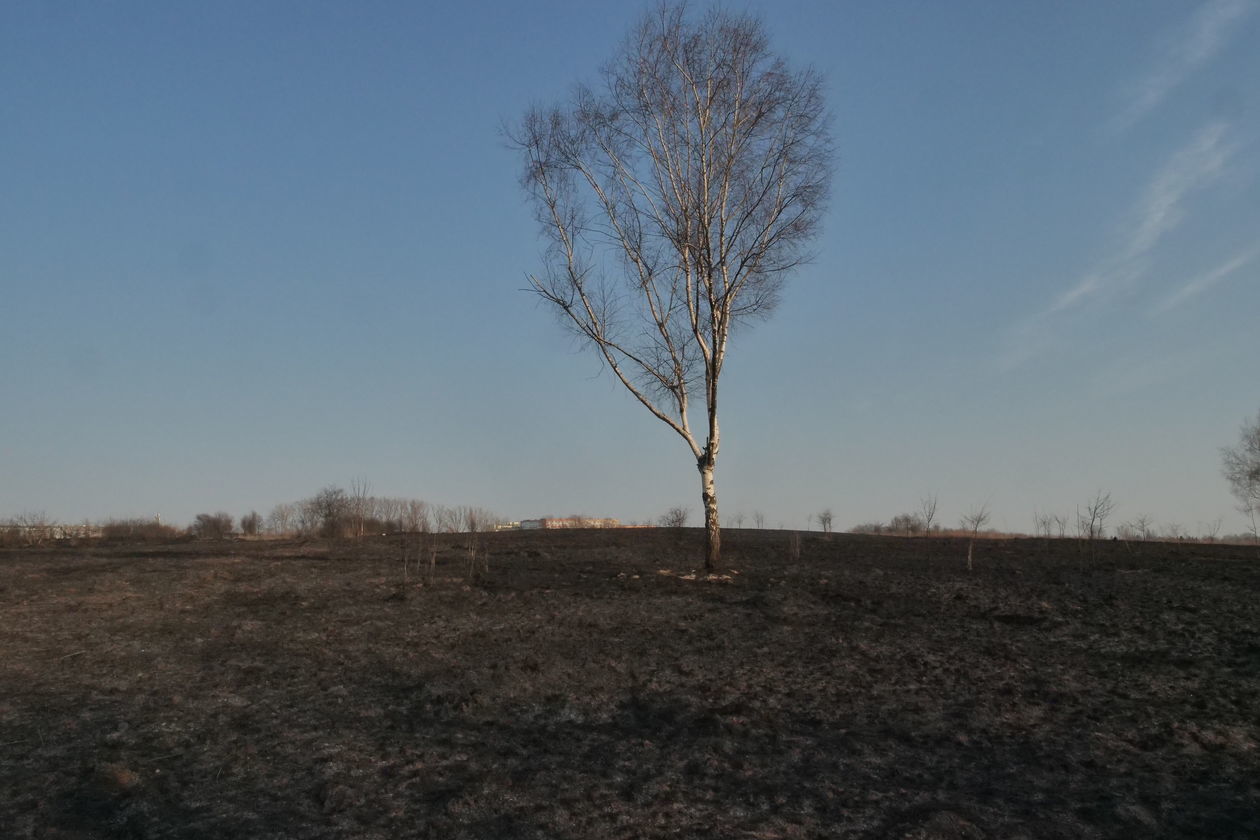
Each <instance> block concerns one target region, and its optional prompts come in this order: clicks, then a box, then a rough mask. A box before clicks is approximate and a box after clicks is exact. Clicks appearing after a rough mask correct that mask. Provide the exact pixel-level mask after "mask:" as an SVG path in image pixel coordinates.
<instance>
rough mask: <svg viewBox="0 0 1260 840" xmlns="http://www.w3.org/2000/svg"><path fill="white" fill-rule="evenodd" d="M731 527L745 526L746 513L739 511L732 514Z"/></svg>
mask: <svg viewBox="0 0 1260 840" xmlns="http://www.w3.org/2000/svg"><path fill="white" fill-rule="evenodd" d="M730 527H731V528H743V527H744V514H743V513H742V512H741V513H737V514H735V515H734V516H732V517H731V524H730Z"/></svg>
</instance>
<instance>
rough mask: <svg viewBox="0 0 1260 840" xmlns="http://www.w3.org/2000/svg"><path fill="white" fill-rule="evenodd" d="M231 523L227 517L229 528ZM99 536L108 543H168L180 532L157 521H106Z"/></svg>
mask: <svg viewBox="0 0 1260 840" xmlns="http://www.w3.org/2000/svg"><path fill="white" fill-rule="evenodd" d="M224 515H225V516H226V514H224ZM231 521H232V518H231V517H230V516H229V517H228V523H229V525H228V527H229V528H230V527H231ZM100 535H101V539H103V540H107V541H110V542H168V541H170V540H173V539H176V538H178V537H179V535H180V532H179V531H178V530H176V529H175V528H172V527H171V526H170V525H164V524H162V523H161V522H160V521H158V520H157V519H140V518H135V519H108V520H106V521H105V522H104V523H103V524H102V525H101V527H100Z"/></svg>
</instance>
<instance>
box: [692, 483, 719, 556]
mask: <svg viewBox="0 0 1260 840" xmlns="http://www.w3.org/2000/svg"><path fill="white" fill-rule="evenodd" d="M697 466H698V467H699V469H700V498H701V500H702V501H703V502H704V567H705V569H708V570H709V571H713V570H714V569H716V568H717V565H718V562H719V561H720V558H721V555H722V528H721V524H720V523H719V522H718V504H717V490H716V488H715V487H714V483H713V462H712V461H711V460H709V459H707V458H702V459H701V460H700V463H699V464H698V465H697Z"/></svg>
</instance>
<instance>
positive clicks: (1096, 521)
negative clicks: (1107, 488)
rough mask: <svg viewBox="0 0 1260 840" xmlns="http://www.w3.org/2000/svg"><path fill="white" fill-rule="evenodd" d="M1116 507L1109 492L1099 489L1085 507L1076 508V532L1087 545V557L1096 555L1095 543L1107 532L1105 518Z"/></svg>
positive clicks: (1091, 558)
mask: <svg viewBox="0 0 1260 840" xmlns="http://www.w3.org/2000/svg"><path fill="white" fill-rule="evenodd" d="M1115 509H1116V505H1115V502H1113V501H1111V494H1110V493H1104V492H1103V491H1101V490H1099V491H1098V492H1097V493H1095V494H1094V498H1092V499H1090V500H1089V502H1087V503H1086V504H1085V507H1084V508H1083V509H1082V508H1077V509H1076V533H1077V535H1078V536H1079V537H1080V538H1081V539H1084V540H1086V541H1087V544H1088V545H1089V559H1090V560H1091V561H1093V560H1094V558H1095V556H1096V543H1097V541H1098V540H1100V539H1102V537H1103V536H1104V535H1105V534H1106V533H1107V518H1108V517H1109V516H1111V512H1112V511H1113V510H1115Z"/></svg>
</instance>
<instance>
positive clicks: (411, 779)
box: [0, 529, 1260, 840]
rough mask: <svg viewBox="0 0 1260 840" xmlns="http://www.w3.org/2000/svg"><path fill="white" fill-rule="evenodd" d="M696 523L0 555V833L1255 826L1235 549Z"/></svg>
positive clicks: (762, 832) (1246, 561) (1185, 830)
mask: <svg viewBox="0 0 1260 840" xmlns="http://www.w3.org/2000/svg"><path fill="white" fill-rule="evenodd" d="M699 541H700V535H699V534H698V533H697V532H694V531H686V532H673V531H663V530H651V529H649V530H626V531H580V532H571V533H511V534H498V535H491V536H487V537H483V538H480V539H479V540H476V541H474V540H473V539H472V538H469V537H464V536H448V537H444V538H443V542H442V543H441V544H440V545H438V546H437V565H436V568H435V571H434V573H433V574H432V575H429V573H428V569H427V562H428V561H427V556H428V555H427V547H426V546H423V545H409V546H407V551H408V556H409V558H410V559H411V560H412V563H411V567H410V570H409V573H408V579H407V581H406V582H404V581H403V576H402V564H401V562H400V559H401V556H402V546H401V544H400V541H399V540H398V538H388V539H380V540H371V541H366V542H363V543H341V544H332V545H329V544H316V543H310V544H300V543H267V542H253V543H246V542H241V543H224V544H218V545H213V544H181V545H178V546H171V547H169V548H154V547H146V548H144V549H142V550H129V549H127V548H126V547H120V546H114V547H96V548H79V549H74V550H69V549H67V550H61V551H58V550H43V551H30V552H0V836H4V837H14V838H41V839H42V838H81V839H82V840H85V839H86V838H144V839H145V840H151V839H152V838H221V837H242V838H246V837H248V838H293V837H301V838H343V837H344V838H352V837H353V838H429V837H432V838H439V837H441V838H517V837H519V838H540V839H541V838H574V840H576V839H577V838H613V837H617V838H654V837H660V838H664V837H672V838H677V837H747V838H795V837H819V838H822V837H851V838H898V840H901V839H902V838H920V839H922V838H933V839H934V840H944V838H967V839H968V840H970V839H971V838H976V839H977V840H981V839H987V838H1024V840H1051V838H1063V840H1067V838H1112V837H1168V838H1172V837H1187V838H1188V837H1212V838H1255V837H1260V563H1257V562H1256V561H1255V559H1254V554H1253V553H1248V551H1247V550H1244V549H1241V548H1231V547H1228V546H1198V545H1194V546H1191V545H1178V544H1161V543H1144V544H1134V545H1130V546H1126V545H1124V544H1112V543H1108V544H1105V545H1102V546H1100V548H1099V553H1098V557H1097V558H1096V559H1095V560H1094V561H1093V562H1083V561H1082V554H1081V553H1080V552H1078V551H1077V547H1076V545H1075V543H1073V542H1071V541H1058V540H1055V541H1043V540H1017V541H992V542H990V541H986V542H984V543H983V544H981V545H978V546H977V558H976V569H975V571H974V572H972V573H970V574H968V573H967V572H966V570H965V556H966V545H965V542H963V541H953V540H948V539H939V540H936V539H933V540H910V539H895V538H882V539H881V538H868V537H852V536H845V535H834V536H829V537H824V535H821V534H807V535H804V539H803V540H802V545H801V548H802V552H801V560H800V561H799V562H789V561H788V556H789V554H788V538H787V534H785V533H782V532H764V531H761V532H759V531H730V532H727V533H726V534H724V543H725V548H726V550H727V560H728V562H729V563H730V568H729V569H726V570H723V574H722V575H719V576H715V577H713V578H706V577H705V576H704V575H698V576H695V577H692V576H691V575H690V574H689V573H690V572H691V571H692V565H691V564H692V560H693V558H698V557H699V556H700V548H699ZM470 550H471V551H474V552H476V553H477V559H476V562H475V563H470V560H469V554H470ZM417 558H422V559H423V562H421V563H419V566H418V568H417ZM487 564H488V572H487V571H486V566H487ZM474 570H475V574H474V573H473V572H474Z"/></svg>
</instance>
